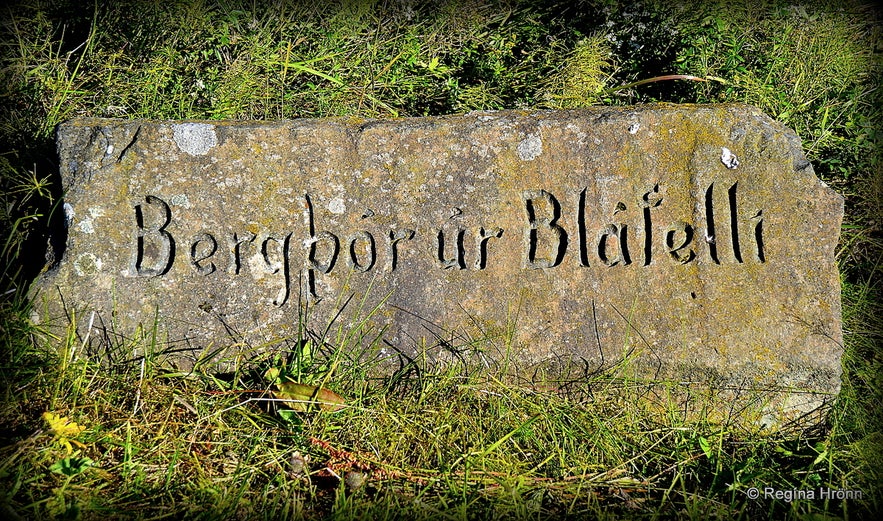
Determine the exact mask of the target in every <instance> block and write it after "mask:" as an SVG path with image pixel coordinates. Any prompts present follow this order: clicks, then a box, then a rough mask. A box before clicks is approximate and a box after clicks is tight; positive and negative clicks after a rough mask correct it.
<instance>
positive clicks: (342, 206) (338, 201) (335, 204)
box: [328, 197, 346, 215]
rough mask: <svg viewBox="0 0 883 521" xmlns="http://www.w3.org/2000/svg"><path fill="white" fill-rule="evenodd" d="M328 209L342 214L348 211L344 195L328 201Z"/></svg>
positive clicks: (336, 213)
mask: <svg viewBox="0 0 883 521" xmlns="http://www.w3.org/2000/svg"><path fill="white" fill-rule="evenodd" d="M328 211H329V212H331V213H333V214H335V215H340V214H342V213H343V212H345V211H346V203H345V202H344V200H343V198H342V197H335V198H334V199H332V200H331V201H329V202H328Z"/></svg>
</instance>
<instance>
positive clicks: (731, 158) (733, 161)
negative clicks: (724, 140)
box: [721, 147, 739, 170]
mask: <svg viewBox="0 0 883 521" xmlns="http://www.w3.org/2000/svg"><path fill="white" fill-rule="evenodd" d="M721 163H723V164H724V166H725V167H727V168H729V169H730V170H732V169H734V168H736V167H737V166H739V160H738V159H737V158H736V154H734V153H732V152H731V151H730V149H729V148H727V147H722V148H721Z"/></svg>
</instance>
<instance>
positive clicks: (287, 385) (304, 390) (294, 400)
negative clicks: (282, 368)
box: [271, 382, 344, 412]
mask: <svg viewBox="0 0 883 521" xmlns="http://www.w3.org/2000/svg"><path fill="white" fill-rule="evenodd" d="M276 387H277V388H278V390H277V391H271V393H272V394H273V396H274V397H276V398H277V399H279V400H291V402H287V403H286V405H288V407H290V408H291V409H292V410H295V411H301V412H306V411H307V410H309V408H310V406H311V405H313V404H314V403H315V404H318V405H319V407H320V408H321V409H322V410H323V411H336V410H338V409H340V408H341V406H342V405H343V403H344V399H343V397H341V396H340V395H339V394H337V393H335V392H334V391H330V390H328V389H325V388H324V387H322V388H320V387H316V386H315V385H307V384H300V383H297V382H277V383H276Z"/></svg>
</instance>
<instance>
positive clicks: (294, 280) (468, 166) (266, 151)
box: [32, 105, 843, 423]
mask: <svg viewBox="0 0 883 521" xmlns="http://www.w3.org/2000/svg"><path fill="white" fill-rule="evenodd" d="M58 147H59V148H58V149H59V155H60V159H61V174H62V180H63V188H64V190H65V197H64V202H63V208H64V215H65V216H66V219H67V220H66V223H62V224H61V227H62V228H63V229H64V234H65V235H64V236H63V237H60V238H59V240H56V241H55V243H57V244H63V245H64V247H63V251H58V252H56V258H57V259H60V261H59V262H58V263H57V264H56V265H55V266H53V267H51V269H50V270H49V271H48V272H46V273H45V274H44V275H43V276H42V277H41V278H40V279H39V280H38V281H37V283H36V284H35V285H34V288H33V291H32V300H33V303H34V317H35V320H37V321H38V322H40V323H41V324H43V325H44V327H46V328H47V330H48V331H55V329H53V328H62V327H65V326H66V324H67V323H69V321H71V320H73V321H74V322H75V323H76V325H77V327H78V328H79V329H78V334H79V337H80V339H82V341H84V342H85V341H86V340H88V342H89V344H92V345H94V346H99V345H100V344H101V343H102V342H103V343H104V344H105V348H106V349H109V347H107V346H108V345H111V346H125V345H127V339H128V338H130V337H131V336H132V335H135V334H144V335H148V334H149V335H151V337H152V335H154V334H155V335H156V339H157V343H156V347H155V351H156V353H157V354H159V355H161V357H162V360H164V363H168V364H172V365H175V366H177V367H179V368H182V369H189V368H191V367H193V366H194V365H195V364H197V363H200V364H207V365H206V367H208V366H217V365H231V364H233V365H235V364H239V363H242V362H244V361H247V360H248V359H250V358H251V357H254V356H256V355H257V354H258V353H261V352H267V351H274V350H275V351H282V350H285V349H287V348H291V347H292V346H293V345H294V344H295V343H296V342H297V339H298V335H299V332H298V324H299V323H305V324H306V327H307V329H308V330H309V331H311V332H313V333H315V334H318V335H320V336H324V337H326V338H327V339H328V340H329V341H330V342H332V343H333V342H335V341H339V340H340V338H341V337H342V334H341V333H340V332H343V333H344V334H345V333H347V332H348V333H349V334H350V338H349V340H348V344H347V349H349V350H350V351H351V352H352V353H353V354H354V356H355V355H356V354H358V356H359V357H360V358H361V359H363V360H365V361H368V360H376V359H378V357H379V358H381V359H384V358H385V359H388V360H387V362H389V366H390V367H398V364H399V363H400V362H407V361H408V360H409V359H415V360H417V359H420V357H421V356H423V354H424V353H425V354H426V355H427V356H428V357H429V358H431V359H435V360H440V361H445V360H457V359H460V358H464V359H465V358H467V357H468V358H471V359H473V360H478V361H482V362H483V363H500V364H502V363H504V362H503V361H504V360H511V361H512V362H513V363H514V365H515V366H517V367H521V368H523V369H524V370H529V371H535V370H536V368H537V367H550V368H551V367H555V368H566V367H580V368H588V369H589V370H590V371H589V372H593V371H599V370H602V369H607V368H611V367H617V368H618V369H619V370H620V373H619V374H620V375H621V376H627V377H635V378H643V379H649V380H653V381H658V382H680V383H681V384H682V385H685V386H689V385H700V386H705V387H707V388H713V389H716V390H718V391H721V390H726V392H728V393H730V394H728V395H726V396H729V397H730V398H728V399H731V398H732V397H737V398H738V397H739V396H742V394H740V393H742V391H744V390H757V389H764V390H767V391H769V392H767V394H765V395H764V396H765V398H764V399H765V400H767V401H766V402H764V404H763V405H762V407H759V408H758V411H759V412H758V413H757V414H758V415H757V417H754V418H753V419H749V420H746V421H749V422H751V421H753V422H767V423H774V422H779V421H784V420H786V419H789V418H794V417H796V416H798V415H800V414H802V413H804V412H807V411H809V410H810V409H812V408H813V407H816V406H818V405H819V404H821V403H823V402H824V401H826V400H829V399H830V398H831V397H832V396H834V395H835V394H836V393H837V392H838V390H839V386H840V356H841V352H842V332H841V325H840V289H839V288H840V286H839V276H838V272H837V269H836V266H835V263H834V248H835V246H836V244H837V240H838V236H839V231H840V223H841V217H842V209H843V199H842V198H841V197H840V196H839V195H837V194H836V193H834V192H833V191H832V190H831V189H829V188H828V187H827V186H825V185H824V184H823V183H822V182H820V181H819V179H818V178H817V177H816V176H815V174H814V173H813V170H812V168H811V166H810V164H809V162H807V161H806V159H805V158H804V155H803V153H802V152H801V146H800V141H799V139H798V138H797V137H796V135H795V134H794V133H793V132H791V131H790V130H788V129H786V128H783V127H782V126H780V125H779V124H778V123H776V122H774V121H772V120H771V119H770V118H768V117H767V116H765V115H764V114H762V113H761V112H759V111H758V110H757V109H754V108H751V107H748V106H744V105H719V106H698V105H687V106H677V105H648V106H640V107H628V108H594V109H585V110H575V111H536V112H528V111H504V112H482V113H473V114H468V115H465V116H450V117H439V118H414V119H396V120H358V119H346V118H344V119H327V120H297V121H277V122H243V121H214V122H168V121H123V120H105V119H77V120H72V121H70V122H67V123H65V124H63V125H61V126H60V127H59V130H58ZM62 220H64V218H62ZM90 324H91V326H90ZM329 325H330V327H329ZM90 327H91V329H90ZM139 328H140V329H139ZM139 332H140V333H139ZM87 337H88V338H87ZM142 346H143V344H142ZM478 350H481V352H478ZM143 354H144V353H141V352H138V353H134V354H132V353H130V354H129V356H140V355H143ZM379 367H383V365H382V364H381V366H379ZM676 385H677V384H676ZM721 392H723V391H721ZM721 396H724V395H723V394H722V395H721ZM731 406H732V403H724V404H723V405H722V409H728V408H731ZM728 410H729V409H728ZM764 415H765V416H764Z"/></svg>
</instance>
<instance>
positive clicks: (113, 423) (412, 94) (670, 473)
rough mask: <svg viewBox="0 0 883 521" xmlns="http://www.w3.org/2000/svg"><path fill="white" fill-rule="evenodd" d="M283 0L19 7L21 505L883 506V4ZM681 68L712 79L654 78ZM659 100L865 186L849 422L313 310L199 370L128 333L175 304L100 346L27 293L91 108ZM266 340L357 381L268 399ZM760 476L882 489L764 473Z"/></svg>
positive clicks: (822, 510)
mask: <svg viewBox="0 0 883 521" xmlns="http://www.w3.org/2000/svg"><path fill="white" fill-rule="evenodd" d="M258 4H260V5H258ZM258 4H255V5H253V4H252V3H244V2H243V3H237V2H229V3H220V4H217V5H216V4H208V3H157V2H132V3H130V4H128V5H124V4H118V5H116V6H115V7H108V6H97V7H95V6H93V7H92V8H89V9H85V10H81V9H79V8H78V7H76V5H75V4H74V3H68V2H64V1H58V2H48V3H45V4H44V3H40V2H21V3H18V4H16V5H13V6H11V7H9V8H8V10H7V11H5V13H4V15H3V17H2V28H0V31H2V34H3V37H2V38H0V42H2V43H0V45H2V54H0V59H2V65H0V70H2V79H3V81H2V82H0V85H2V87H0V89H2V91H0V92H2V97H3V103H2V105H0V182H2V190H0V198H2V205H0V226H2V235H0V238H2V243H0V247H2V250H0V256H2V259H3V263H2V266H3V268H2V269H3V271H2V280H0V294H2V296H0V299H2V300H0V313H2V319H0V346H2V347H0V367H2V374H0V379H2V380H0V381H2V386H0V392H2V393H3V400H2V403H0V419H2V420H0V426H2V427H0V509H2V516H0V517H4V518H8V519H19V518H21V519H32V518H33V519H94V518H110V519H117V518H134V519H158V518H175V519H179V518H186V519H280V518H294V519H298V518H307V519H311V518H320V517H330V518H334V519H361V518H380V519H386V518H396V519H398V518H424V517H431V518H438V519H467V518H469V519H492V518H493V519H496V518H513V519H533V518H537V519H540V518H542V519H544V518H550V517H561V518H574V519H577V518H579V519H582V518H594V517H597V518H621V517H629V518H631V517H635V518H648V519H657V518H684V517H686V518H696V519H699V518H701V519H706V518H726V519H755V518H766V517H769V518H791V519H829V518H844V519H845V518H851V519H864V518H869V517H872V516H873V514H874V513H879V512H880V510H881V506H883V503H881V502H883V494H881V491H880V486H879V484H880V483H883V476H881V470H880V469H883V449H881V447H883V419H881V415H880V413H879V411H880V410H881V407H880V406H881V403H883V394H881V389H883V381H881V376H880V375H881V374H883V371H881V366H883V355H881V351H880V339H881V336H883V335H881V332H883V323H881V320H883V319H881V317H883V309H881V305H880V280H881V279H880V274H881V271H880V270H881V268H883V267H881V266H880V261H879V259H880V258H881V251H883V244H881V243H883V237H881V232H880V223H883V213H881V210H883V202H881V201H883V185H881V179H883V175H881V173H883V172H881V168H883V167H881V165H883V162H881V152H880V151H881V148H880V139H881V136H883V132H881V127H880V121H881V118H880V116H881V114H880V111H881V110H883V99H881V95H883V94H881V93H883V90H881V89H880V78H881V77H883V76H881V74H880V72H881V65H883V64H881V54H880V52H879V50H880V49H881V48H883V38H881V32H880V29H879V27H880V23H879V22H880V18H879V14H878V13H875V12H874V11H872V10H870V8H868V7H865V6H863V5H861V4H859V3H852V2H847V3H845V4H843V5H839V4H838V6H836V7H835V6H829V5H828V4H825V3H823V2H807V3H803V4H801V6H792V5H791V4H790V3H788V2H768V3H765V4H762V5H761V4H759V3H758V4H754V3H744V2H742V3H739V2H727V1H724V0H720V1H718V2H694V3H692V4H691V3H689V2H685V3H684V4H679V5H680V7H677V8H671V7H670V6H668V5H665V4H657V3H653V2H646V3H643V4H616V3H613V4H604V3H598V4H595V3H592V2H587V3H583V4H580V5H579V8H576V7H572V6H571V5H570V3H563V2H562V3H561V4H560V5H552V4H540V3H538V2H509V3H498V4H496V5H489V4H484V3H481V2H471V1H465V0H464V1H461V2H437V3H431V4H420V5H416V4H415V5H411V4H409V3H406V2H402V3H393V2H390V3H386V2H359V1H353V2H342V3H339V4H327V5H326V4H324V3H320V2H315V3H313V4H307V3H301V2H292V3H267V4H261V3H258ZM672 74H679V75H692V76H696V77H700V78H705V79H708V80H710V81H705V82H695V81H653V82H650V83H644V82H642V80H648V79H652V78H658V77H661V76H666V75H672ZM652 100H664V101H677V102H727V101H745V102H749V103H752V104H756V105H758V106H760V107H761V108H763V109H764V110H765V111H767V112H768V113H769V114H771V115H772V116H774V117H776V118H778V119H779V120H780V121H782V122H783V123H785V124H787V125H789V126H791V127H793V128H795V129H796V130H797V132H798V133H799V134H800V136H801V138H802V139H803V140H804V146H805V149H806V152H807V155H808V157H809V159H810V160H811V161H812V162H813V166H814V168H815V169H816V172H817V173H818V174H819V175H820V176H821V177H822V178H823V179H824V180H825V181H826V182H828V183H829V184H831V185H832V186H834V187H835V188H836V189H837V190H838V191H839V192H840V193H841V194H843V195H844V196H845V197H846V201H847V216H846V220H845V224H844V227H843V234H842V240H841V246H840V248H839V249H838V263H839V266H840V269H841V273H842V281H843V285H842V289H843V308H844V316H843V320H844V332H845V340H846V350H845V353H844V359H843V364H844V376H843V391H842V393H841V395H840V397H839V399H838V401H837V402H836V403H835V404H834V405H833V407H831V408H830V409H829V410H826V411H822V412H823V413H824V414H825V421H824V422H822V423H821V424H820V425H818V426H816V427H813V428H801V427H800V426H795V427H794V428H792V429H786V430H783V431H781V432H778V433H775V434H772V435H763V436H762V435H757V434H755V433H750V432H745V431H742V430H739V429H737V428H735V427H734V426H732V425H729V424H727V423H726V422H723V423H721V422H712V421H702V420H701V419H697V418H695V417H691V418H688V417H685V416H684V415H683V414H682V411H681V410H680V409H679V408H678V407H677V405H678V404H679V403H680V402H679V401H678V400H677V398H679V396H678V394H677V393H676V392H675V391H677V389H665V388H661V389H660V388H656V389H652V388H648V387H647V386H644V385H640V384H639V383H637V382H636V383H635V384H634V385H631V386H619V387H617V388H616V392H605V390H608V391H609V390H610V389H612V387H611V386H612V385H613V381H612V380H611V379H610V377H609V375H596V376H595V377H593V378H589V379H584V380H582V381H577V382H561V384H560V385H557V386H548V385H546V386H538V385H534V384H533V383H532V382H528V381H522V380H517V379H514V378H511V377H509V376H507V375H506V374H496V373H491V372H489V371H486V370H484V371H482V370H481V369H480V368H473V367H468V368H459V370H454V368H451V367H442V366H434V365H432V364H428V363H424V364H418V365H417V366H414V367H412V368H411V369H412V371H411V372H409V373H402V374H400V375H398V377H397V378H394V379H379V378H374V377H373V376H372V375H371V374H370V372H368V371H366V369H365V368H364V367H363V366H361V365H359V364H357V363H355V362H354V361H353V360H351V359H349V358H347V357H346V356H343V355H344V354H345V353H346V352H347V349H346V347H347V341H348V340H347V337H346V335H345V334H343V335H341V336H339V337H337V339H336V340H335V341H334V342H332V343H327V342H326V343H323V342H322V341H320V340H319V339H316V338H304V339H301V340H310V342H294V343H293V344H292V345H293V346H295V348H293V349H292V350H291V352H290V353H281V354H280V358H278V359H276V360H262V361H259V363H254V364H252V365H251V366H243V367H244V368H243V369H242V370H241V371H239V372H237V373H231V374H215V373H211V372H206V371H202V372H195V373H192V374H187V375H182V374H176V373H173V372H170V371H169V370H168V369H167V368H166V366H165V365H164V364H163V361H162V359H161V358H160V357H158V356H146V357H143V358H141V359H138V360H136V361H135V362H121V361H120V360H127V359H129V358H130V353H132V352H133V350H137V351H139V352H142V353H154V352H157V351H159V349H157V348H158V347H161V346H156V345H154V342H155V340H153V339H152V336H151V334H150V331H141V332H127V333H126V334H127V336H128V337H129V340H126V341H121V342H120V343H118V344H113V345H109V346H106V348H107V349H106V350H105V351H104V352H103V354H97V353H95V354H90V353H89V352H87V349H86V348H85V346H84V341H83V339H81V338H77V337H76V336H75V335H74V334H73V333H68V334H67V335H62V336H61V337H57V338H50V339H49V340H45V338H47V337H46V335H45V334H44V332H41V331H38V330H37V329H36V328H35V326H34V325H33V324H32V323H30V322H29V320H28V318H27V317H28V316H29V314H30V313H29V309H28V303H27V301H26V299H25V298H24V296H25V291H26V289H27V285H28V283H29V281H30V280H32V279H33V277H34V276H36V275H37V273H38V272H39V271H40V270H41V269H42V268H43V266H44V264H45V261H44V259H43V258H42V257H43V252H44V251H45V249H46V248H45V244H46V240H47V237H48V231H49V228H50V226H52V220H51V219H50V215H52V214H53V211H54V208H55V205H56V204H57V202H58V201H59V199H60V196H61V194H60V188H59V184H58V173H57V167H56V166H55V165H54V164H53V159H52V158H53V157H54V152H53V150H54V145H53V143H52V137H53V136H52V132H53V129H54V128H55V126H56V125H57V124H58V123H59V122H61V121H63V120H65V119H68V118H70V117H74V116H80V115H90V116H113V117H126V118H136V117H150V118H160V119H162V118H176V119H177V118H207V119H222V118H257V119H277V118H294V117H322V116H332V115H357V116H363V117H392V116H419V115H436V114H448V113H457V112H464V111H468V110H473V109H498V108H522V107H545V108H568V107H577V106H586V105H592V104H624V103H634V102H644V101H652ZM343 333H347V332H343ZM41 338H42V339H44V340H40V339H41ZM477 342H479V345H478V346H474V347H479V348H480V347H481V345H480V342H481V340H480V339H479V340H477ZM111 355H114V356H111ZM267 367H276V368H279V369H284V370H285V371H288V372H289V373H297V374H299V375H300V378H301V380H302V381H305V382H307V383H310V384H312V385H316V386H320V385H321V386H326V387H328V388H330V389H331V390H333V391H335V392H337V393H339V394H340V395H342V396H344V397H345V398H346V406H345V407H343V408H341V409H339V410H336V411H328V410H313V411H311V412H303V413H301V412H298V413H292V412H290V411H289V412H286V411H285V409H283V408H279V407H277V406H276V405H277V404H275V403H274V402H269V401H266V399H267V398H268V397H269V395H268V394H267V393H265V392H264V391H266V390H268V389H269V388H270V387H271V382H269V381H268V380H267V379H266V378H265V377H264V372H263V369H265V368H267ZM463 369H468V370H463ZM668 391H671V393H670V394H667V392H668ZM699 403H701V402H699ZM44 413H49V415H48V416H47V415H45V414H44ZM751 486H761V487H763V486H767V487H773V488H776V489H779V490H783V491H785V490H805V489H810V488H814V489H816V490H817V489H818V488H819V487H830V488H834V489H842V490H860V491H862V493H863V497H862V498H861V499H850V500H827V501H825V500H821V499H818V500H793V501H789V500H786V499H785V498H781V499H769V498H767V499H758V500H751V499H749V498H748V497H747V495H746V491H747V489H748V488H749V487H751Z"/></svg>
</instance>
